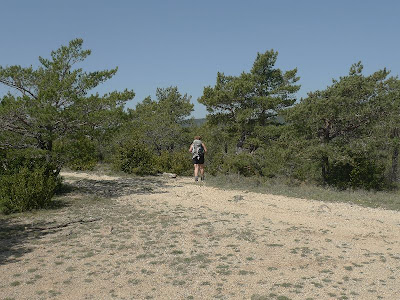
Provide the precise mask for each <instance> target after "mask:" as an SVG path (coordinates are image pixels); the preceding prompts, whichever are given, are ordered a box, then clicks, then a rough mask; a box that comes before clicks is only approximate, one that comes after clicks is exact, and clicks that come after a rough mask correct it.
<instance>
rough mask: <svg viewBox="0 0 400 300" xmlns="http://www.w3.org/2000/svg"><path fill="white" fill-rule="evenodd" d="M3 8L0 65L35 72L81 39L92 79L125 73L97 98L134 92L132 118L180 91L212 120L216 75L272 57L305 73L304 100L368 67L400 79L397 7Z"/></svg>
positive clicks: (285, 1) (166, 3) (217, 0)
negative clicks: (210, 94) (203, 100)
mask: <svg viewBox="0 0 400 300" xmlns="http://www.w3.org/2000/svg"><path fill="white" fill-rule="evenodd" d="M0 1H1V2H0V9H1V16H0V32H1V39H0V42H1V45H0V65H2V66H7V65H8V66H9V65H15V64H17V65H22V66H29V65H31V64H33V65H37V62H38V60H37V59H38V57H39V56H43V57H48V56H49V54H50V52H51V50H55V49H57V48H58V47H59V46H60V45H66V44H67V43H68V42H69V41H70V40H72V39H74V38H77V37H80V38H83V39H84V46H85V47H86V48H88V49H91V50H92V55H91V56H90V57H89V58H88V59H87V61H86V62H85V63H84V65H83V67H84V68H85V69H87V70H90V71H94V70H100V69H108V68H113V67H115V66H118V67H119V71H118V73H117V75H116V76H115V77H114V78H113V79H112V80H110V81H108V82H106V83H105V84H104V85H103V86H102V87H101V88H100V89H99V92H108V91H112V90H122V89H125V88H128V89H133V90H134V91H135V93H136V97H135V99H134V100H133V101H131V102H129V103H128V105H127V106H128V107H132V108H134V107H135V105H136V104H137V103H138V102H141V101H142V100H143V99H144V98H145V97H146V96H149V95H150V96H152V98H153V99H154V98H155V96H154V95H155V90H156V88H157V87H163V88H165V87H168V86H177V87H178V89H179V91H180V92H181V93H182V94H185V93H187V94H188V95H191V96H192V101H193V103H194V104H195V112H194V113H193V116H194V117H204V116H205V115H206V110H205V107H204V106H202V105H201V104H199V103H197V98H198V97H200V96H201V95H202V92H203V88H204V86H207V85H214V83H215V80H216V75H217V72H224V73H225V74H227V75H239V74H240V73H241V72H242V71H245V72H248V71H249V70H250V68H251V66H252V64H253V62H254V59H255V57H256V55H257V52H265V51H266V50H269V49H274V50H276V51H278V52H279V56H278V63H277V66H278V67H279V68H281V69H283V70H288V69H292V68H295V67H297V68H298V74H299V76H300V77H301V79H300V84H301V85H302V87H301V90H300V92H299V93H298V97H299V98H300V97H305V96H306V94H307V92H309V91H313V90H317V89H325V88H326V86H328V85H330V84H331V82H332V78H338V77H339V76H342V75H346V74H347V73H348V70H349V68H350V66H351V64H353V63H355V62H357V61H360V60H361V61H362V62H363V64H364V67H365V68H364V72H365V74H370V73H371V72H374V71H376V70H378V69H381V68H384V67H386V68H387V69H389V70H391V71H392V75H398V74H400V39H399V36H400V1H397V0H393V1H391V0H382V1H370V0H352V1H350V0H347V1H344V0H335V1H328V0H326V1H324V0H309V1H308V0H302V1H300V0H293V1H289V0H280V1H277V0H275V1H269V0H264V1H261V0H258V1H251V0H249V1H245V0H242V1H236V0H214V1H210V0H202V1H191V0H158V1H155V0H146V1H145V0H143V1H128V0H126V1H121V0H114V1H111V0H110V1H101V0H85V1H83V0H79V1H77V0H69V1H61V0H60V1H57V0H36V1H32V0H26V1H22V0H0ZM0 93H1V94H2V93H4V88H2V89H0Z"/></svg>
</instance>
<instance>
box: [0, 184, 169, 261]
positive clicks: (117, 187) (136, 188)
mask: <svg viewBox="0 0 400 300" xmlns="http://www.w3.org/2000/svg"><path fill="white" fill-rule="evenodd" d="M164 186H165V180H162V178H157V177H132V178H129V177H127V178H118V179H117V180H92V179H77V180H76V181H72V182H69V183H65V184H63V186H62V188H61V190H60V192H59V193H58V196H62V197H61V199H60V198H59V199H57V200H55V201H54V202H53V204H52V206H51V207H50V208H49V209H51V210H59V209H62V208H65V207H69V206H74V205H75V203H74V201H71V200H70V199H68V196H69V195H73V194H75V195H76V194H81V195H83V196H90V197H96V198H102V199H113V198H117V197H121V196H128V195H144V194H154V193H163V192H162V191H160V188H162V187H164ZM86 205H90V204H86ZM50 224H52V225H54V223H47V222H46V221H39V220H35V218H33V217H32V216H30V215H29V214H28V215H26V217H25V216H24V217H22V218H18V219H16V218H13V217H9V216H8V217H5V216H1V215H0V266H1V265H6V264H8V263H13V262H16V261H19V260H21V258H22V257H23V256H24V255H25V254H27V253H29V252H31V251H33V249H34V246H33V245H32V244H31V243H30V241H31V240H38V239H40V238H41V237H43V236H45V235H47V234H53V233H56V232H57V231H60V230H62V229H60V228H54V229H51V230H44V229H43V228H46V227H48V226H49V225H50Z"/></svg>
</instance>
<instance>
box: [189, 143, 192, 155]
mask: <svg viewBox="0 0 400 300" xmlns="http://www.w3.org/2000/svg"><path fill="white" fill-rule="evenodd" d="M192 150H193V144H191V145H190V147H189V152H190V153H192Z"/></svg>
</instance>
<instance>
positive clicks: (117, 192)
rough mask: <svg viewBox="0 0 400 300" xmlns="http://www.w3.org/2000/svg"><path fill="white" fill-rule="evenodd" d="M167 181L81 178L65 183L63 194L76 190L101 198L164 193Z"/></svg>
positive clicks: (142, 178)
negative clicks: (162, 189) (163, 188)
mask: <svg viewBox="0 0 400 300" xmlns="http://www.w3.org/2000/svg"><path fill="white" fill-rule="evenodd" d="M165 186H166V185H165V181H163V180H161V179H158V178H152V177H151V178H150V177H137V178H136V177H135V178H129V177H128V178H118V179H117V180H93V179H79V180H77V181H74V182H72V183H66V184H64V188H63V192H62V193H63V194H64V195H65V194H66V193H70V192H74V193H81V194H86V195H95V196H97V197H100V198H116V197H121V196H129V195H144V194H156V193H162V191H160V188H162V187H165Z"/></svg>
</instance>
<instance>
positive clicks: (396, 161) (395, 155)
mask: <svg viewBox="0 0 400 300" xmlns="http://www.w3.org/2000/svg"><path fill="white" fill-rule="evenodd" d="M398 164H399V145H396V146H395V147H394V149H393V154H392V170H391V172H392V174H391V176H390V177H391V181H392V182H393V183H395V182H397V177H398V176H397V174H398Z"/></svg>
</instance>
